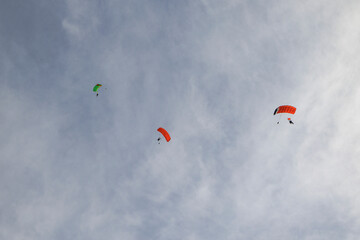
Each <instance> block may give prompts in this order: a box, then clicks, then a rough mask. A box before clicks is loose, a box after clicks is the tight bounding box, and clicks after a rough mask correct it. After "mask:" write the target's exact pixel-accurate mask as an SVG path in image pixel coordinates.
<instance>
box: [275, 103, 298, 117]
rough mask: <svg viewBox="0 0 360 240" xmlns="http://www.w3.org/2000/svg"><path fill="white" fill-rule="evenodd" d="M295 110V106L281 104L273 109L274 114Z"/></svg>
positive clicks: (292, 112)
mask: <svg viewBox="0 0 360 240" xmlns="http://www.w3.org/2000/svg"><path fill="white" fill-rule="evenodd" d="M295 112H296V107H293V106H290V105H283V106H280V107H278V108H277V109H275V111H274V115H275V114H278V113H290V114H294V113H295Z"/></svg>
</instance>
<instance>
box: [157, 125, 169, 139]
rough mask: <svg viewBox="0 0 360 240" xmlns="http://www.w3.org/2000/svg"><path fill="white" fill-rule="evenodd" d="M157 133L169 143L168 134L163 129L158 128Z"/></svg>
mask: <svg viewBox="0 0 360 240" xmlns="http://www.w3.org/2000/svg"><path fill="white" fill-rule="evenodd" d="M158 131H159V132H160V133H161V134H162V135H163V136H164V138H165V139H166V141H167V142H168V141H170V139H171V137H170V134H169V133H168V132H167V131H166V130H165V129H163V128H158Z"/></svg>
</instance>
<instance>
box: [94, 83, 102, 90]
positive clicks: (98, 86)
mask: <svg viewBox="0 0 360 240" xmlns="http://www.w3.org/2000/svg"><path fill="white" fill-rule="evenodd" d="M101 86H102V85H101V84H99V83H98V84H96V85H95V86H94V88H93V91H94V92H97V91H99V88H100V87H101Z"/></svg>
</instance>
